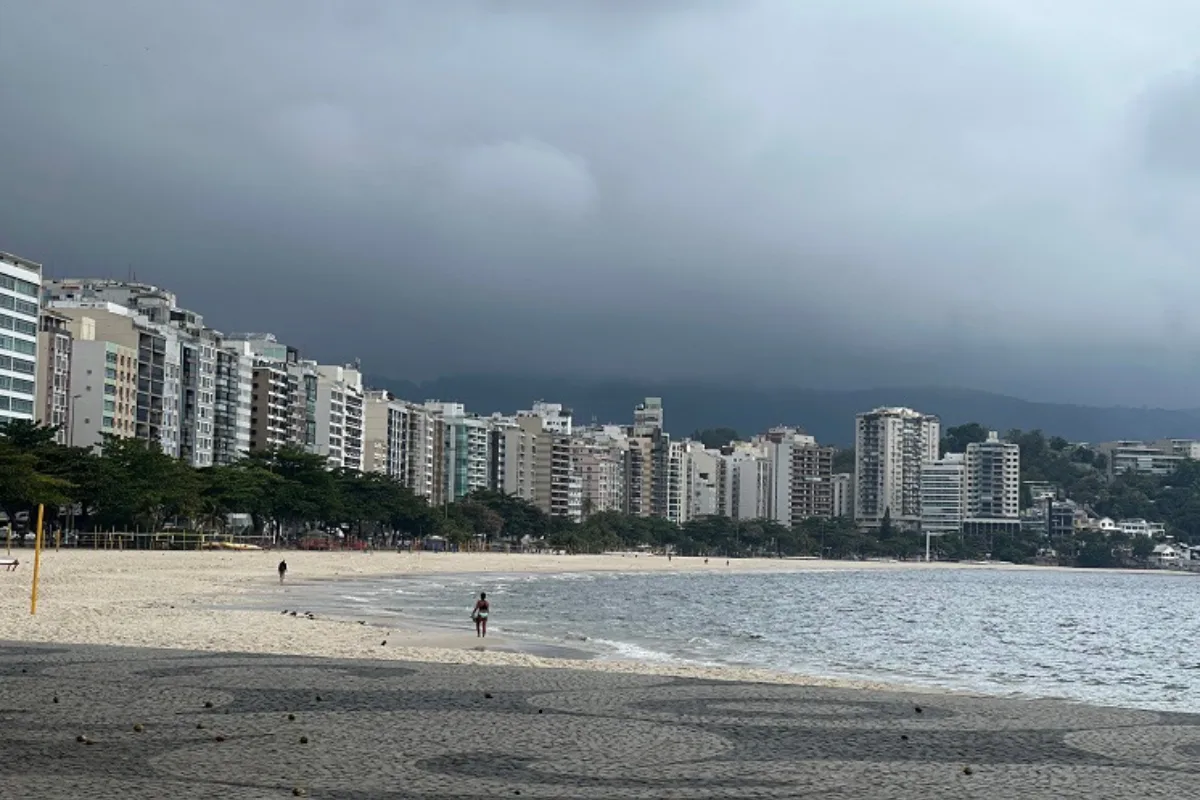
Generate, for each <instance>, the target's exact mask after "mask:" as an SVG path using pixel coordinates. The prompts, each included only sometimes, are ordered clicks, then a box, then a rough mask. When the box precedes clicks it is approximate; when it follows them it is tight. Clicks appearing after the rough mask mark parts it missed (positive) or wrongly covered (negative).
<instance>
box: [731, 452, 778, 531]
mask: <svg viewBox="0 0 1200 800" xmlns="http://www.w3.org/2000/svg"><path fill="white" fill-rule="evenodd" d="M719 494H720V496H719V499H718V506H717V513H718V514H720V515H721V516H725V517H729V518H730V519H740V520H750V519H766V518H768V517H770V516H771V512H772V507H771V501H772V497H773V495H774V492H773V476H772V472H771V458H770V456H769V455H768V453H767V446H766V444H764V443H762V442H757V443H756V442H736V443H734V444H733V445H732V446H730V447H729V448H728V452H725V453H722V454H721V466H720V474H719Z"/></svg>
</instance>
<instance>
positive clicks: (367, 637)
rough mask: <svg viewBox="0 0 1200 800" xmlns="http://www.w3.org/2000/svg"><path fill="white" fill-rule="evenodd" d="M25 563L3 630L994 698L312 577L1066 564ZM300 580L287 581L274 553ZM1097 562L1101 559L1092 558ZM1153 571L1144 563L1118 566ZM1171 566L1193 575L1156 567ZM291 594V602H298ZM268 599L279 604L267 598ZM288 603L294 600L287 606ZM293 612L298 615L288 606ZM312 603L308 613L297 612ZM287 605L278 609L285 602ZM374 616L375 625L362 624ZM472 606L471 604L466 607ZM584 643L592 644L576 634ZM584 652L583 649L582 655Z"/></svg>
mask: <svg viewBox="0 0 1200 800" xmlns="http://www.w3.org/2000/svg"><path fill="white" fill-rule="evenodd" d="M16 555H17V557H20V556H21V555H28V556H29V557H28V558H21V561H22V564H21V569H20V570H19V571H17V572H12V573H0V610H3V613H0V641H10V642H15V641H27V642H41V643H47V644H82V645H116V646H132V647H147V648H170V649H181V650H198V651H206V652H238V653H260V654H275V655H290V656H305V655H311V656H321V657H329V658H356V659H375V660H382V661H421V662H429V663H451V664H479V665H491V666H517V667H539V668H564V669H583V670H593V671H603V672H616V673H626V674H642V675H653V676H661V677H683V678H701V679H707V680H721V681H751V682H758V683H774V684H791V685H802V686H815V687H832V688H855V689H874V690H891V691H906V692H915V693H921V694H929V693H934V694H956V695H964V696H996V695H985V694H981V693H979V692H970V691H961V690H956V689H952V688H946V687H941V686H928V685H920V684H911V683H891V682H887V681H874V680H863V679H850V678H838V677H825V676H819V675H806V674H799V673H791V672H780V671H776V670H770V669H763V668H756V667H752V666H739V665H721V666H710V665H689V664H682V663H658V662H651V661H632V660H628V659H614V658H606V657H604V655H605V654H603V653H598V652H593V651H591V650H589V649H588V648H586V647H573V646H572V645H571V643H567V644H564V645H561V646H558V645H556V644H547V643H544V642H538V641H531V640H530V639H528V638H523V637H513V636H506V635H503V634H500V635H497V636H495V637H493V636H489V637H487V640H486V641H481V640H479V639H477V638H476V637H475V635H474V632H473V631H470V630H469V629H465V630H463V631H457V630H455V629H454V628H453V626H448V625H447V626H444V627H443V626H439V625H437V624H436V621H432V620H422V619H418V618H412V617H407V616H405V615H402V614H400V615H394V616H393V615H379V614H369V613H367V612H366V610H365V609H364V613H363V614H362V615H354V614H346V613H344V611H338V612H335V613H329V614H326V613H325V612H323V611H321V609H319V608H313V607H304V606H305V605H306V602H307V603H308V604H309V605H310V606H311V605H312V603H313V601H316V600H317V599H318V598H317V597H311V598H309V599H308V600H307V601H306V600H305V599H304V591H305V587H306V586H309V585H320V586H322V587H327V586H328V585H330V584H331V583H333V582H340V581H347V582H349V581H353V580H379V579H387V578H400V579H402V578H404V577H426V578H428V577H434V576H438V575H445V576H450V575H458V576H464V575H509V574H511V575H531V574H564V573H643V572H654V573H678V572H687V573H695V572H710V573H711V572H717V573H732V572H737V573H755V572H757V573H780V572H787V573H792V572H807V571H818V570H820V571H828V570H846V571H850V570H864V569H865V570H880V569H882V570H895V569H900V570H914V569H915V570H920V569H939V570H946V569H951V570H954V569H957V570H977V569H990V570H1009V571H1028V570H1055V571H1070V572H1085V573H1086V572H1092V571H1093V570H1078V569H1075V568H1068V567H1038V566H1025V565H1000V564H951V563H944V562H934V563H932V564H925V563H920V562H892V561H885V562H873V561H866V562H848V561H822V560H808V559H796V560H780V559H733V560H732V561H731V562H730V565H729V566H725V564H724V559H717V560H715V561H713V562H711V563H710V564H708V565H706V564H704V559H703V558H675V559H672V560H670V561H668V560H667V559H666V558H665V557H662V556H648V555H643V554H638V555H637V556H636V557H635V556H634V555H633V554H609V555H599V556H588V555H575V556H552V555H541V554H516V553H512V554H508V553H441V554H434V553H394V552H375V553H345V552H340V553H338V552H335V553H321V552H303V551H249V552H228V551H89V550H63V551H61V552H54V551H53V550H51V551H48V552H44V553H43V554H42V564H41V576H42V580H41V586H40V589H39V607H38V614H37V615H36V616H30V615H29V613H28V609H29V590H30V584H31V577H32V566H33V565H32V560H33V559H32V551H31V550H29V549H27V548H26V549H23V550H22V549H18V550H17V551H16ZM280 558H283V559H286V560H287V561H288V564H289V567H290V569H289V573H288V574H289V576H292V580H289V581H287V582H286V583H285V584H284V585H283V586H280V584H279V582H278V578H277V577H276V574H275V566H276V564H277V563H278V559H280ZM1095 571H1096V572H1099V571H1100V570H1095ZM1110 571H1111V572H1129V573H1132V574H1146V572H1154V571H1143V570H1110ZM1161 573H1162V574H1164V575H1187V574H1188V573H1176V572H1166V571H1161ZM293 606H294V607H293ZM272 609H273V610H272ZM284 609H286V611H284ZM293 611H295V612H297V614H296V616H292V614H291V612H293ZM305 611H315V612H316V614H315V615H314V616H315V618H313V619H309V618H308V617H307V616H306V615H304V614H303V613H302V612H305ZM281 612H282V613H281ZM366 617H373V618H374V620H373V621H376V620H377V622H376V624H367V622H366V620H365V618H366ZM464 617H465V610H464ZM581 644H586V643H581ZM581 655H582V656H583V657H580V656H581Z"/></svg>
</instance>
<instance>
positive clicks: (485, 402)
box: [368, 375, 1200, 445]
mask: <svg viewBox="0 0 1200 800" xmlns="http://www.w3.org/2000/svg"><path fill="white" fill-rule="evenodd" d="M368 383H369V385H371V386H372V387H375V388H380V389H389V390H391V391H392V392H394V393H395V394H396V395H397V396H399V397H402V398H404V399H406V400H413V401H417V402H422V401H424V400H431V399H437V400H446V401H457V402H461V403H464V404H465V405H466V407H467V408H468V409H469V410H470V411H473V412H476V413H479V414H490V413H492V412H493V411H502V412H505V413H512V412H514V411H516V410H518V409H523V408H529V406H530V405H531V404H532V403H533V402H534V401H535V400H539V399H541V400H546V401H549V402H556V403H563V404H564V405H566V406H568V407H570V408H571V409H573V410H574V412H575V419H576V422H577V423H581V424H585V423H588V422H591V420H592V419H595V420H597V421H599V422H615V423H628V422H631V421H632V418H633V407H634V405H635V404H636V403H638V402H640V401H641V399H642V398H644V397H647V396H651V397H662V398H663V406H664V408H665V412H666V413H665V416H666V425H667V429H668V430H669V431H670V432H671V433H672V434H674V435H676V436H682V435H687V434H690V433H691V432H692V431H694V430H696V429H698V428H714V427H719V426H727V427H731V428H734V429H735V430H737V431H738V432H739V433H741V434H742V435H743V436H747V435H749V434H753V433H758V432H761V431H763V430H765V429H766V428H768V427H770V426H772V425H780V424H783V425H794V426H799V427H801V428H803V429H804V430H806V431H808V432H809V433H811V434H813V435H814V436H816V437H817V439H818V441H821V442H823V443H828V444H838V445H848V444H851V443H852V442H853V438H854V415H855V414H856V413H858V412H859V411H867V410H870V409H872V408H875V407H877V406H882V405H891V406H909V407H911V408H915V409H917V410H919V411H924V412H926V413H931V414H937V415H938V416H940V417H941V418H942V423H943V425H947V426H949V425H959V424H962V423H964V422H979V423H982V424H984V425H986V426H988V427H990V428H994V429H996V430H999V431H1001V432H1003V431H1006V430H1008V429H1010V428H1023V429H1026V430H1029V429H1033V428H1040V429H1042V430H1043V431H1045V432H1046V434H1047V435H1056V436H1062V437H1064V438H1066V439H1069V440H1071V441H1076V442H1103V441H1111V440H1114V439H1159V438H1168V437H1178V438H1200V409H1189V410H1180V411H1176V410H1167V409H1156V408H1102V407H1093V406H1076V405H1066V404H1059V403H1037V402H1032V401H1028V400H1021V399H1018V398H1015V397H1007V396H1005V395H999V394H991V393H988V392H977V391H972V390H970V389H944V388H936V387H901V388H893V389H862V390H856V391H825V390H820V389H796V388H779V389H763V388H743V387H732V386H725V387H719V386H713V385H708V384H704V383H700V382H686V381H675V382H664V383H655V382H653V381H636V380H594V381H589V380H579V379H570V378H541V377H516V376H491V375H461V376H452V377H447V378H439V379H437V380H435V381H429V382H426V383H424V384H415V383H411V382H409V381H404V380H396V379H391V378H384V377H379V376H374V377H369V378H368Z"/></svg>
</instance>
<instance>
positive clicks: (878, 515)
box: [854, 407, 941, 529]
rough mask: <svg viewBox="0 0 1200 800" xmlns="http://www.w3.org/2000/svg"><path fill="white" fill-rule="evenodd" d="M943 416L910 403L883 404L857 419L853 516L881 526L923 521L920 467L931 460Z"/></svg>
mask: <svg viewBox="0 0 1200 800" xmlns="http://www.w3.org/2000/svg"><path fill="white" fill-rule="evenodd" d="M940 438H941V422H940V421H939V420H938V418H937V417H935V416H932V415H930V414H922V413H920V412H918V411H914V410H913V409H911V408H899V407H883V408H877V409H875V410H874V411H867V412H863V413H860V414H858V415H857V417H856V419H855V442H854V445H855V470H854V474H855V482H854V519H855V521H856V522H857V523H858V524H859V525H861V526H863V527H866V528H879V527H880V526H881V525H882V524H883V521H884V519H885V518H890V520H891V522H892V524H893V525H896V526H898V527H903V528H908V529H916V528H918V527H919V526H920V524H921V467H922V465H923V464H924V463H925V462H927V461H935V460H937V457H938V448H939V443H940Z"/></svg>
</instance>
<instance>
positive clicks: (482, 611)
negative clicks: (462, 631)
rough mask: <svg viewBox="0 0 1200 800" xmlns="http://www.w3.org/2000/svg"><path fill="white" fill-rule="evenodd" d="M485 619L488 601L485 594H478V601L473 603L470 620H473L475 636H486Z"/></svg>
mask: <svg viewBox="0 0 1200 800" xmlns="http://www.w3.org/2000/svg"><path fill="white" fill-rule="evenodd" d="M487 618H488V601H487V592H480V593H479V599H478V600H476V601H475V608H474V609H473V610H472V611H471V619H473V620H475V635H476V636H479V637H482V636H487Z"/></svg>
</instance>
